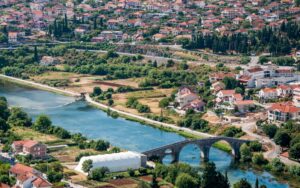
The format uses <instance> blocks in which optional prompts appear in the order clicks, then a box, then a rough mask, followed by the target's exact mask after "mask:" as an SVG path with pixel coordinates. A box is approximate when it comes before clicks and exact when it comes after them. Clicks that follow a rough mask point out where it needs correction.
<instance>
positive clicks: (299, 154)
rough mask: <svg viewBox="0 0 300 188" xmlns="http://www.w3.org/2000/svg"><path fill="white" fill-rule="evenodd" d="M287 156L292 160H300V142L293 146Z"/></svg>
mask: <svg viewBox="0 0 300 188" xmlns="http://www.w3.org/2000/svg"><path fill="white" fill-rule="evenodd" d="M289 156H290V157H291V158H293V159H297V160H299V159H300V142H299V143H297V144H294V145H293V146H292V147H291V148H290V150H289Z"/></svg>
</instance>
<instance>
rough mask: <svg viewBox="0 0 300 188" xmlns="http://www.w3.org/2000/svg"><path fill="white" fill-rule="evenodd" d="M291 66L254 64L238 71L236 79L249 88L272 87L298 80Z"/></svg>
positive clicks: (297, 75)
mask: <svg viewBox="0 0 300 188" xmlns="http://www.w3.org/2000/svg"><path fill="white" fill-rule="evenodd" d="M299 78H300V77H299V74H296V73H295V72H294V68H292V67H277V66H272V65H270V66H265V67H261V66H255V67H251V68H249V69H245V70H243V71H241V72H240V74H239V75H238V76H237V79H238V80H239V81H240V82H241V83H243V84H244V85H245V86H246V87H249V88H262V87H272V86H277V85H284V84H287V83H290V82H295V81H299Z"/></svg>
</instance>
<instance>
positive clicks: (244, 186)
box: [233, 178, 251, 188]
mask: <svg viewBox="0 0 300 188" xmlns="http://www.w3.org/2000/svg"><path fill="white" fill-rule="evenodd" d="M233 187H234V188H251V184H250V183H249V182H248V181H247V180H246V179H244V178H243V179H241V180H240V181H238V182H237V183H235V184H234V185H233Z"/></svg>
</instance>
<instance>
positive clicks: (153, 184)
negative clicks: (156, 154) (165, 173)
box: [150, 174, 159, 188]
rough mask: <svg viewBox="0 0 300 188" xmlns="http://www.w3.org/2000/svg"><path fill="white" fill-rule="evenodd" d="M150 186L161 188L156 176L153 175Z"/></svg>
mask: <svg viewBox="0 0 300 188" xmlns="http://www.w3.org/2000/svg"><path fill="white" fill-rule="evenodd" d="M150 185H151V188H159V185H158V181H157V178H156V175H155V174H153V175H152V181H151V184H150Z"/></svg>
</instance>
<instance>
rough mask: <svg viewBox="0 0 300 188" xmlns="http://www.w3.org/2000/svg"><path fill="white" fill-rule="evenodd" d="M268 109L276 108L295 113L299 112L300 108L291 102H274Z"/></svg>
mask: <svg viewBox="0 0 300 188" xmlns="http://www.w3.org/2000/svg"><path fill="white" fill-rule="evenodd" d="M270 110H277V111H280V112H283V113H296V112H300V108H298V107H296V106H294V105H293V104H292V103H291V102H286V103H274V104H273V105H272V106H271V107H270Z"/></svg>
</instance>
